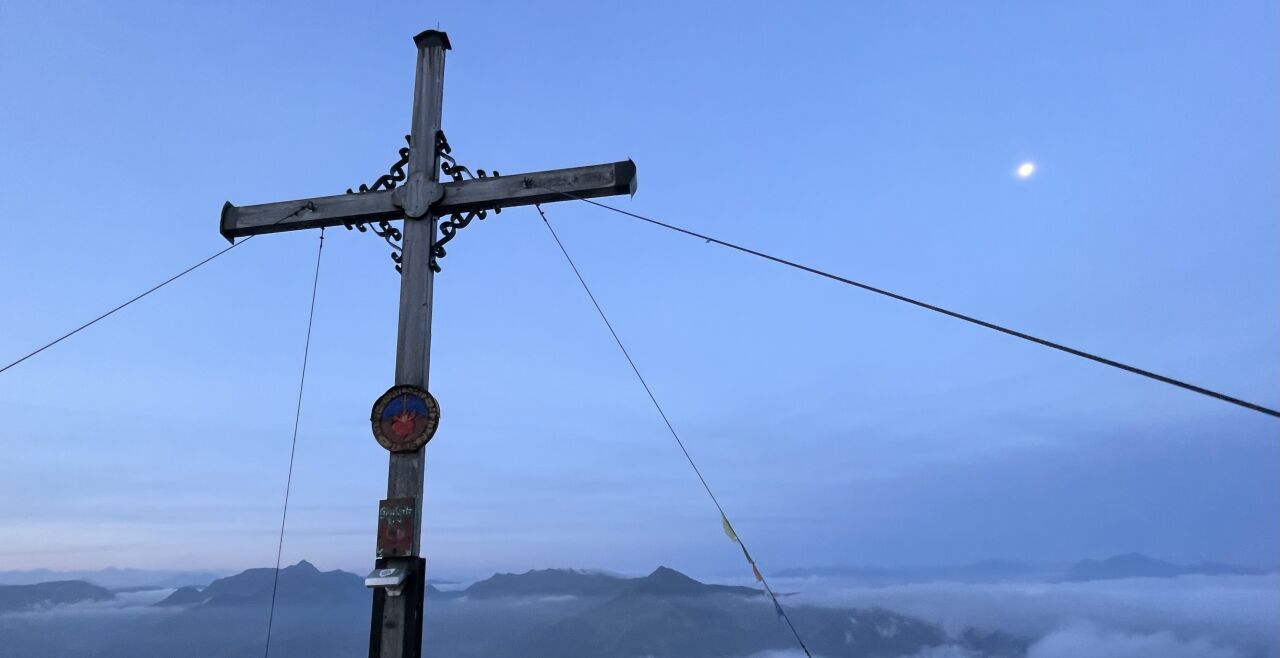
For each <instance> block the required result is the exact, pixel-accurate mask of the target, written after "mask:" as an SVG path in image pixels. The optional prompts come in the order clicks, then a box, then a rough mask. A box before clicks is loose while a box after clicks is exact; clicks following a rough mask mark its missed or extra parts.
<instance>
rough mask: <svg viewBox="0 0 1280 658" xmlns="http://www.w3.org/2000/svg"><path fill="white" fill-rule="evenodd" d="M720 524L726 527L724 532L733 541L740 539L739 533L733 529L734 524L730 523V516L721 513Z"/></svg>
mask: <svg viewBox="0 0 1280 658" xmlns="http://www.w3.org/2000/svg"><path fill="white" fill-rule="evenodd" d="M720 525H721V526H722V527H723V528H724V534H725V536H727V537H728V538H729V539H732V540H733V541H735V542H736V541H738V533H736V532H734V531H733V526H731V525H729V517H727V516H725V515H724V514H721V515H720Z"/></svg>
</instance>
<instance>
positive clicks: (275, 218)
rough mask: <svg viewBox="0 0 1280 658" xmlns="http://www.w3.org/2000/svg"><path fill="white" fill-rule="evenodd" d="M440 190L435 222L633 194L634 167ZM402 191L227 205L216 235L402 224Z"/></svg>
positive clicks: (557, 172)
mask: <svg viewBox="0 0 1280 658" xmlns="http://www.w3.org/2000/svg"><path fill="white" fill-rule="evenodd" d="M441 187H442V188H444V195H443V196H442V197H441V198H440V200H438V201H436V202H435V203H433V204H432V205H431V210H430V212H431V213H432V214H434V215H436V216H437V217H439V216H444V215H449V214H452V213H466V212H471V211H475V210H489V209H492V208H511V207H514V206H528V205H533V204H536V203H548V202H552V201H566V200H569V199H572V198H574V197H578V198H583V199H591V198H594V197H602V196H612V195H616V194H635V192H636V165H635V163H634V162H632V161H630V160H623V161H622V162H612V163H609V164H600V165H590V166H587V167H572V168H569V169H552V170H549V171H536V172H531V173H527V174H512V175H503V176H493V177H491V178H476V179H470V180H462V181H450V182H448V183H443V184H442V185H441ZM403 190H404V188H403V187H401V188H397V189H395V190H381V191H378V192H365V193H362V194H337V195H334V196H322V197H316V198H313V199H298V200H296V201H280V202H277V203H263V204H259V205H254V206H234V205H231V202H229V201H228V202H227V203H226V205H224V206H223V207H222V225H221V229H220V232H221V233H222V237H224V238H226V239H227V240H228V241H234V240H235V238H241V237H247V236H250V235H258V234H260V233H280V232H282V231H297V230H301V229H308V228H322V227H326V226H341V225H344V224H365V223H369V222H377V221H382V220H392V219H401V218H403V217H404V210H403V208H402V207H401V205H400V203H399V202H398V201H399V198H400V195H399V194H398V193H399V192H401V191H403Z"/></svg>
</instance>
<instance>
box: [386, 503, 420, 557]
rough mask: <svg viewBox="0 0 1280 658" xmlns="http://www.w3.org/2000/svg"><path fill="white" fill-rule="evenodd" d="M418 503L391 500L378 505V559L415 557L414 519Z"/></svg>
mask: <svg viewBox="0 0 1280 658" xmlns="http://www.w3.org/2000/svg"><path fill="white" fill-rule="evenodd" d="M416 511H417V501H416V500H415V499H413V498H389V499H387V500H383V501H381V502H379V503H378V557H411V556H412V555H413V533H414V530H415V529H414V527H413V522H414V518H415V517H416V516H417V515H416V513H415V512H416Z"/></svg>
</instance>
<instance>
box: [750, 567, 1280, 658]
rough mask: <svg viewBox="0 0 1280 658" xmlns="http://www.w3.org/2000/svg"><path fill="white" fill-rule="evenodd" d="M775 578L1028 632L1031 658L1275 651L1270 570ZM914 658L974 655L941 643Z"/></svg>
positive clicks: (960, 626)
mask: <svg viewBox="0 0 1280 658" xmlns="http://www.w3.org/2000/svg"><path fill="white" fill-rule="evenodd" d="M773 585H774V587H775V589H777V590H780V591H789V592H795V594H793V595H792V596H788V597H786V598H787V601H788V602H789V604H790V605H798V604H810V605H824V606H840V607H846V606H853V607H872V606H874V607H881V608H885V609H888V610H893V611H895V612H900V613H903V614H908V615H912V616H915V617H918V618H921V619H925V620H928V621H932V622H934V623H937V624H939V625H941V626H942V627H943V628H945V629H946V630H948V631H949V632H951V633H953V634H958V633H960V632H962V631H964V630H965V629H968V628H974V629H979V630H985V631H993V630H995V631H1003V632H1006V633H1012V634H1015V635H1018V636H1019V637H1023V638H1026V639H1028V640H1030V641H1031V646H1030V649H1029V651H1028V658H1068V657H1071V658H1079V657H1083V656H1088V657H1091V658H1192V657H1195V658H1280V575H1277V574H1271V575H1266V576H1183V577H1179V578H1134V579H1123V580H1107V581H1094V582H1083V583H1043V582H1037V583H978V584H974V583H928V584H910V585H892V586H884V587H865V586H858V585H852V584H847V583H842V582H841V581H839V580H838V579H825V578H805V579H776V582H774V583H773ZM783 656H787V654H779V655H778V656H777V658H782V657H783ZM769 658H774V657H772V656H771V657H769ZM788 658H789V656H788ZM911 658H978V657H977V656H975V655H974V654H972V653H970V652H967V651H965V650H964V649H962V648H960V647H956V646H943V647H936V648H934V649H931V650H929V651H926V652H923V653H921V654H917V655H916V656H912V657H911Z"/></svg>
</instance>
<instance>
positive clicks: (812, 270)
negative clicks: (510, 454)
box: [538, 185, 1280, 418]
mask: <svg viewBox="0 0 1280 658" xmlns="http://www.w3.org/2000/svg"><path fill="white" fill-rule="evenodd" d="M538 187H541V188H542V189H544V190H546V191H548V192H554V193H556V194H560V195H563V196H564V197H566V198H569V199H577V200H578V201H585V202H586V203H589V204H591V205H593V206H598V207H600V208H604V209H605V210H612V211H613V212H616V213H619V214H622V215H626V216H628V217H631V218H633V219H638V220H640V221H642V222H648V223H650V224H653V225H654V226H660V227H662V228H665V229H668V230H672V231H675V232H677V233H683V234H685V235H688V236H692V237H695V238H700V239H702V240H705V241H707V242H708V243H714V244H718V245H720V246H722V247H728V248H730V249H734V250H736V251H740V252H742V253H744V254H750V255H752V256H756V257H759V258H763V259H765V260H770V261H773V262H775V263H778V264H780V265H786V266H787V267H792V268H795V269H797V270H801V271H804V272H808V273H809V274H816V275H818V276H820V277H824V278H827V279H830V280H832V281H836V282H839V283H843V284H845V285H850V286H854V287H855V288H861V289H863V290H866V291H868V292H873V293H875V294H877V295H883V296H885V297H889V298H890V299H896V300H898V301H900V302H906V303H908V304H911V305H913V306H918V307H920V308H923V309H926V310H929V311H933V312H935V313H941V314H943V315H946V316H949V317H952V318H955V319H957V320H964V321H965V322H969V323H971V324H976V325H978V326H979V327H984V328H987V329H991V330H993V331H998V332H1000V333H1002V334H1007V335H1009V336H1013V337H1014V338H1021V339H1022V340H1025V341H1029V342H1032V343H1035V344H1037V345H1041V346H1043V347H1048V348H1051V349H1055V350H1058V351H1059V352H1066V353H1067V354H1070V355H1072V356H1078V357H1080V358H1082V359H1088V360H1090V361H1093V362H1096V363H1101V364H1102V365H1105V366H1111V367H1112V368H1117V369H1119V370H1123V371H1125V372H1129V373H1133V374H1135V375H1140V376H1142V377H1146V378H1148V379H1154V380H1155V381H1158V382H1160V383H1163V384H1168V385H1170V386H1176V387H1178V388H1181V389H1184V390H1188V391H1191V392H1192V393H1198V394H1200V395H1204V396H1207V397H1211V398H1214V399H1217V400H1221V401H1222V402H1226V403H1228V404H1234V405H1236V406H1238V407H1243V408H1245V409H1248V410H1250V411H1256V412H1258V413H1260V414H1266V415H1268V416H1272V417H1275V418H1280V410H1276V409H1272V408H1270V407H1264V406H1262V405H1260V404H1256V403H1253V402H1249V401H1247V400H1242V399H1240V398H1237V397H1233V396H1230V395H1227V394H1225V393H1219V392H1218V391H1214V390H1211V389H1208V388H1205V387H1203V386H1197V385H1195V384H1191V383H1189V382H1185V381H1182V380H1179V379H1174V378H1172V377H1167V376H1165V375H1161V374H1158V373H1154V372H1151V371H1150V370H1144V369H1142V368H1138V367H1136V366H1131V365H1129V364H1127V363H1121V362H1120V361H1115V360H1113V359H1108V358H1106V357H1103V356H1098V355H1097V354H1092V353H1090V352H1086V351H1084V350H1079V349H1076V348H1074V347H1068V346H1066V345H1063V344H1061V343H1055V342H1053V341H1051V340H1047V339H1044V338H1039V337H1037V336H1033V335H1031V334H1028V333H1024V332H1021V331H1018V330H1016V329H1010V328H1008V327H1004V326H1001V325H998V324H996V323H994V322H987V321H986V320H980V319H978V318H975V317H973V316H970V315H965V314H963V313H958V312H956V311H952V310H949V309H945V308H942V307H941V306H935V305H933V304H929V303H927V302H922V301H920V300H918V299H912V298H910V297H907V296H906V295H900V294H898V293H895V292H891V291H889V290H885V289H883V288H877V287H875V286H872V285H868V284H866V283H861V282H858V281H854V280H852V279H848V278H845V277H842V276H840V275H838V274H832V273H830V272H825V271H823V270H820V269H817V268H816V267H810V266H808V265H802V264H800V263H797V262H795V261H791V260H787V259H785V258H779V257H778V256H771V255H769V254H766V253H764V252H762V251H757V250H755V249H751V248H749V247H744V246H742V245H738V244H734V243H732V242H726V241H724V240H720V239H718V238H713V237H711V236H709V235H704V234H702V233H698V232H697V231H690V230H689V229H686V228H681V227H679V226H675V225H673V224H668V223H666V222H662V221H659V220H656V219H653V218H651V217H645V216H644V215H639V214H636V213H633V212H628V211H626V210H623V209H621V208H616V207H614V206H610V205H608V204H604V203H600V202H599V201H593V200H591V199H587V198H584V197H581V196H578V195H576V194H572V193H570V192H565V191H563V190H555V189H551V188H549V187H543V186H541V185H539V186H538Z"/></svg>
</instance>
